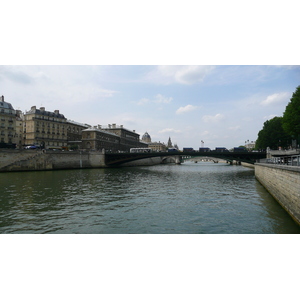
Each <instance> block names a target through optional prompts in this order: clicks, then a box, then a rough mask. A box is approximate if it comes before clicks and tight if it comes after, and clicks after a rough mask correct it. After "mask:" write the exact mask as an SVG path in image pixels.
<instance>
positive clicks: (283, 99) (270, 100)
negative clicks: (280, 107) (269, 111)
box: [260, 92, 291, 106]
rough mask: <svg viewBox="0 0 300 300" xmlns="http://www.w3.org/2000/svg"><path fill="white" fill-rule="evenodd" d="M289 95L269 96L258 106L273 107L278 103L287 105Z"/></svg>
mask: <svg viewBox="0 0 300 300" xmlns="http://www.w3.org/2000/svg"><path fill="white" fill-rule="evenodd" d="M290 97H291V94H290V93H288V92H283V93H275V94H272V95H269V96H268V97H267V98H266V99H265V100H263V101H262V102H261V103H260V104H261V105H263V106H269V105H275V104H280V103H288V101H289V99H290Z"/></svg>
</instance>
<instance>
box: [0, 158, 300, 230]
mask: <svg viewBox="0 0 300 300" xmlns="http://www.w3.org/2000/svg"><path fill="white" fill-rule="evenodd" d="M0 182H1V194H0V233H2V234H3V233H4V234H5V233H19V234H20V233H27V234H28V233H57V234H58V233H59V234H61V233H81V234H84V233H89V234H94V233H95V234H101V233H103V234H104V233H105V234H123V233H125V234H126V233H136V234H160V233H164V234H225V233H226V234H259V233H267V234H270V233H300V227H299V226H298V225H297V224H296V223H295V222H294V221H293V220H292V219H291V217H290V216H289V215H288V214H287V213H286V212H285V210H284V209H283V208H282V207H281V206H280V205H279V204H278V203H277V202H276V201H275V200H274V199H273V198H272V196H271V195H270V194H269V193H268V192H267V191H266V190H265V189H264V187H262V186H261V185H260V183H259V182H258V181H256V179H255V177H254V170H253V169H249V168H245V167H242V166H230V165H227V164H221V163H219V164H214V163H198V164H196V163H192V162H186V163H184V164H182V165H173V164H169V165H156V166H151V167H128V168H113V169H84V170H63V171H46V172H41V171H40V172H16V173H1V174H0Z"/></svg>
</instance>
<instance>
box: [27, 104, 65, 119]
mask: <svg viewBox="0 0 300 300" xmlns="http://www.w3.org/2000/svg"><path fill="white" fill-rule="evenodd" d="M29 114H37V115H42V116H48V117H55V118H61V119H66V118H65V116H64V115H63V114H60V113H59V110H55V111H54V112H51V111H47V110H45V108H44V107H41V108H40V109H37V108H36V107H35V106H32V107H31V109H30V110H29V111H27V112H26V115H29Z"/></svg>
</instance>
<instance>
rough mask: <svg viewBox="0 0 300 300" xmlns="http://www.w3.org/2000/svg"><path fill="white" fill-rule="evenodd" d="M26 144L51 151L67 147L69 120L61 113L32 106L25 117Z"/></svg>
mask: <svg viewBox="0 0 300 300" xmlns="http://www.w3.org/2000/svg"><path fill="white" fill-rule="evenodd" d="M23 135H24V144H25V145H36V146H40V147H42V148H46V149H49V148H50V149H51V148H58V149H61V148H62V147H66V146H67V119H66V118H65V116H64V115H62V114H60V113H59V110H55V111H54V112H50V111H46V110H45V107H41V108H40V109H37V108H36V106H32V107H31V109H30V111H28V112H26V113H25V115H24V133H23Z"/></svg>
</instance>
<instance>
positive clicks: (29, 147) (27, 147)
mask: <svg viewBox="0 0 300 300" xmlns="http://www.w3.org/2000/svg"><path fill="white" fill-rule="evenodd" d="M25 149H37V146H34V145H31V146H26V147H25Z"/></svg>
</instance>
